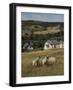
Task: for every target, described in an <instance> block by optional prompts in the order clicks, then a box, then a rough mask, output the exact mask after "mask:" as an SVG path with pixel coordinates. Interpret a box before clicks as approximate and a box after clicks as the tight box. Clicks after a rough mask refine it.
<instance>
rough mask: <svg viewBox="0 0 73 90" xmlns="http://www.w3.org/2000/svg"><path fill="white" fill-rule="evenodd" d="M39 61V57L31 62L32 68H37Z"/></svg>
mask: <svg viewBox="0 0 73 90" xmlns="http://www.w3.org/2000/svg"><path fill="white" fill-rule="evenodd" d="M39 59H40V57H37V58H36V59H34V60H33V61H32V66H39Z"/></svg>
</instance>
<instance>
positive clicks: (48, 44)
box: [44, 40, 54, 50]
mask: <svg viewBox="0 0 73 90" xmlns="http://www.w3.org/2000/svg"><path fill="white" fill-rule="evenodd" d="M53 47H54V46H53V45H52V44H51V41H50V40H48V41H47V42H46V43H45V44H44V49H45V50H46V49H50V48H53Z"/></svg>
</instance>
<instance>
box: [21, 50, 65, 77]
mask: <svg viewBox="0 0 73 90" xmlns="http://www.w3.org/2000/svg"><path fill="white" fill-rule="evenodd" d="M39 55H40V56H41V57H44V56H46V55H49V56H55V57H56V60H57V62H56V64H54V65H50V66H46V65H44V66H40V67H33V66H32V65H31V63H32V60H33V59H34V58H35V57H37V56H39ZM21 63H22V65H21V66H22V67H21V68H22V74H21V75H22V77H29V76H46V75H51V76H53V75H63V74H64V50H63V49H49V50H43V51H32V52H27V53H22V62H21Z"/></svg>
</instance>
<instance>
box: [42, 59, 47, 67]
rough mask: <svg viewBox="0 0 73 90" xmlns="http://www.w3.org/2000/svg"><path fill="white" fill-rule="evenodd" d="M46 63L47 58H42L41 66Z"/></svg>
mask: <svg viewBox="0 0 73 90" xmlns="http://www.w3.org/2000/svg"><path fill="white" fill-rule="evenodd" d="M46 62H47V57H44V58H43V59H42V65H44V64H46Z"/></svg>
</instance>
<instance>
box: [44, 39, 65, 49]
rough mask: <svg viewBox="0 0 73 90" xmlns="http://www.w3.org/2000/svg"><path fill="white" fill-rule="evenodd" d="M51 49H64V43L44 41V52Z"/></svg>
mask: <svg viewBox="0 0 73 90" xmlns="http://www.w3.org/2000/svg"><path fill="white" fill-rule="evenodd" d="M51 48H64V42H63V41H57V40H48V41H46V42H45V44H44V50H47V49H51Z"/></svg>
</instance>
